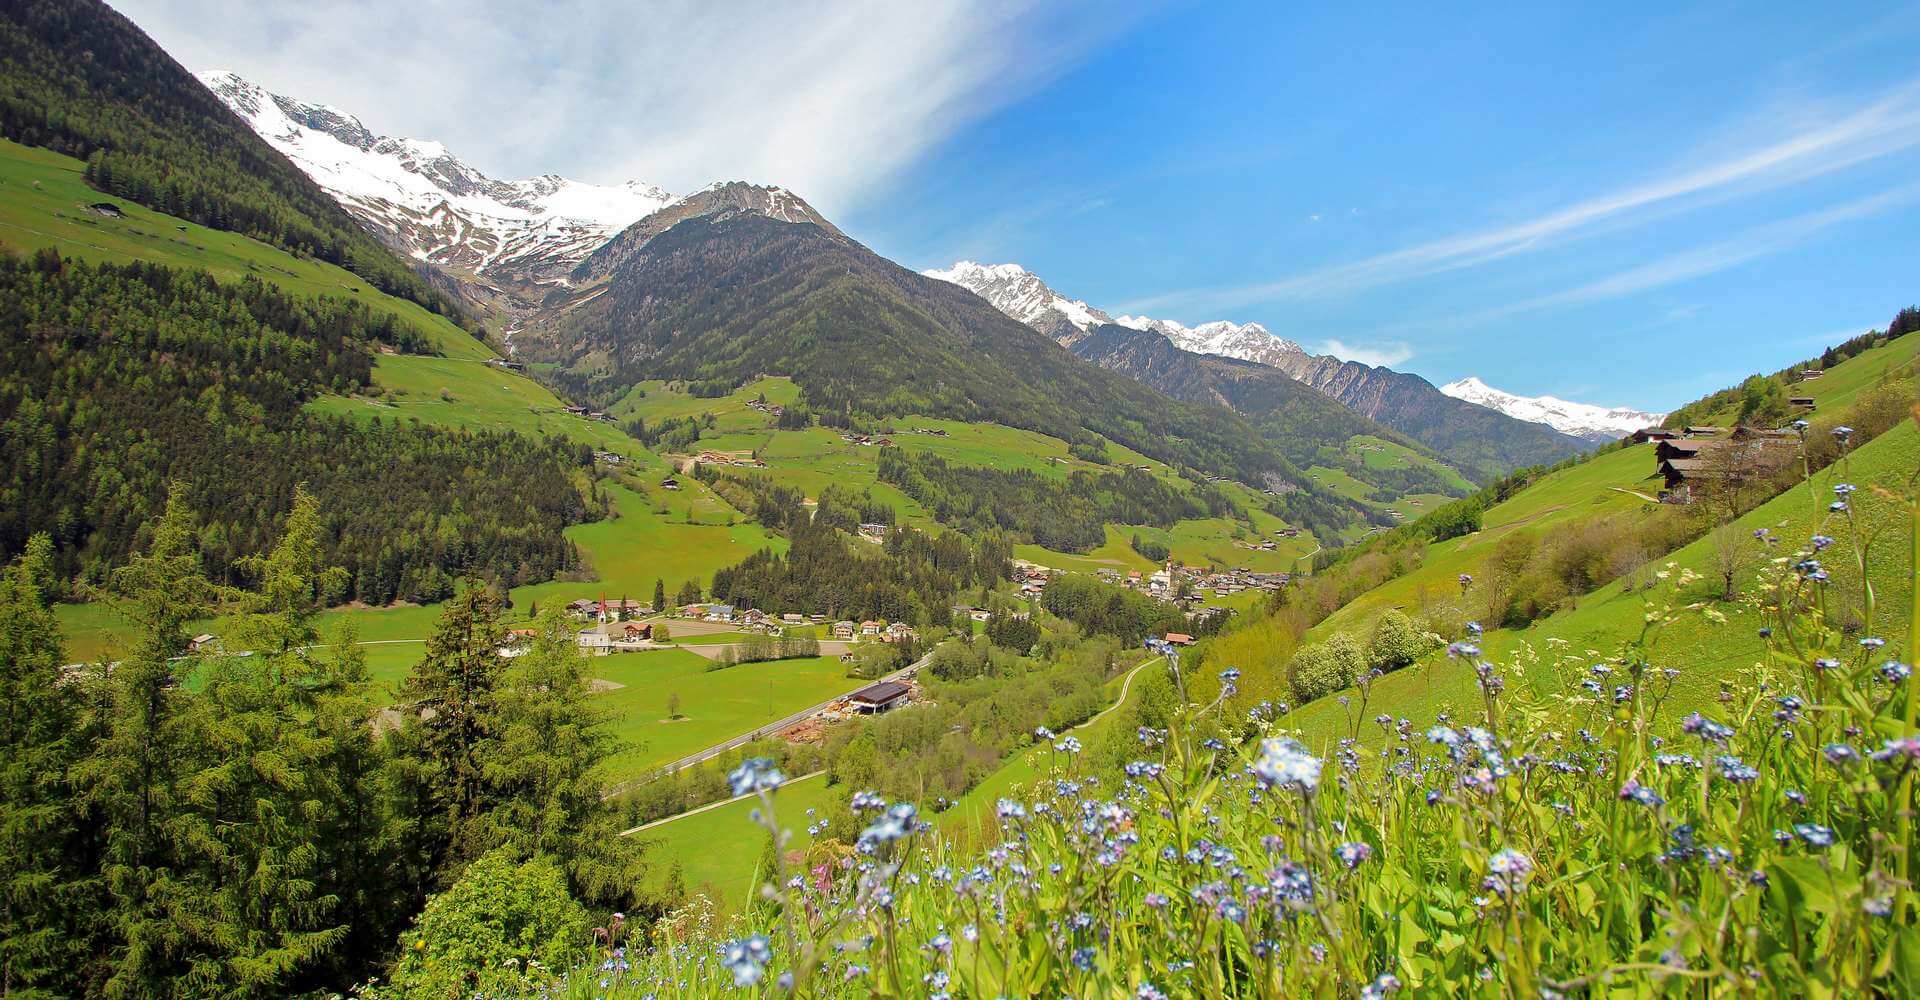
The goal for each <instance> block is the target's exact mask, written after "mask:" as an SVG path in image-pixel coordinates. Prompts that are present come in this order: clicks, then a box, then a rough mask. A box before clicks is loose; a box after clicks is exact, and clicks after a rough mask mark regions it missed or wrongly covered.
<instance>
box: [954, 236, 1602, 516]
mask: <svg viewBox="0 0 1920 1000" xmlns="http://www.w3.org/2000/svg"><path fill="white" fill-rule="evenodd" d="M962 265H971V266H962ZM923 273H926V274H928V275H929V276H931V277H936V278H939V279H940V280H944V281H950V282H954V283H956V284H960V285H961V287H964V288H968V289H969V290H971V291H974V292H975V293H976V294H979V295H981V296H982V297H983V298H985V299H987V301H988V302H990V303H992V304H993V305H994V306H995V308H998V309H1000V310H1001V311H1002V312H1004V313H1006V314H1007V315H1008V316H1010V317H1011V318H1013V319H1016V320H1021V321H1022V322H1027V323H1028V325H1030V326H1033V327H1034V328H1035V329H1037V330H1039V331H1040V332H1041V333H1045V334H1048V335H1049V336H1052V337H1054V339H1056V340H1058V341H1060V343H1062V344H1063V345H1065V346H1067V347H1068V348H1069V349H1074V348H1075V345H1077V344H1079V343H1080V342H1081V341H1083V340H1084V339H1086V338H1087V337H1088V336H1089V335H1090V332H1091V330H1092V329H1095V328H1096V327H1094V326H1080V325H1078V324H1064V325H1063V323H1062V322H1061V319H1058V318H1056V317H1061V316H1062V312H1061V310H1059V309H1057V308H1056V309H1051V310H1044V309H1043V310H1038V311H1036V310H1035V309H1034V308H1033V305H1034V304H1035V303H1037V302H1040V301H1049V302H1052V301H1060V302H1069V303H1073V304H1076V305H1078V306H1081V307H1084V308H1085V309H1087V310H1088V311H1089V312H1090V313H1091V314H1092V315H1095V316H1105V315H1106V314H1105V313H1102V312H1099V311H1098V310H1095V309H1094V308H1093V307H1092V306H1088V305H1086V303H1084V302H1081V301H1080V300H1077V299H1069V298H1068V297H1067V296H1066V295H1065V294H1064V293H1061V292H1058V291H1055V290H1054V289H1052V288H1051V287H1050V286H1048V285H1047V284H1046V283H1045V282H1044V281H1042V280H1041V279H1040V278H1039V277H1038V276H1037V275H1034V274H1033V273H1032V272H1031V271H1028V270H1027V269H1026V268H1024V267H1021V266H1020V265H1018V264H999V265H980V264H972V262H968V261H963V262H961V265H956V266H955V267H953V268H948V269H944V270H936V271H928V272H923ZM1026 314H1032V315H1033V316H1034V317H1035V318H1034V319H1032V320H1028V319H1025V318H1023V316H1024V315H1026ZM1113 325H1116V326H1122V327H1126V328H1129V329H1134V330H1140V331H1147V332H1151V333H1155V334H1158V335H1160V336H1162V337H1164V338H1166V339H1167V340H1168V341H1170V342H1171V343H1173V344H1174V345H1175V346H1176V347H1179V348H1180V349H1182V350H1186V351H1189V352H1192V353H1195V354H1203V355H1214V356H1220V357H1228V358H1235V359H1238V360H1241V361H1249V362H1253V363H1256V364H1261V365H1265V366H1268V367H1271V368H1273V369H1275V370H1278V371H1279V372H1281V373H1283V374H1285V375H1286V376H1287V377H1289V378H1292V379H1294V380H1296V381H1298V382H1301V383H1304V384H1305V385H1307V386H1310V387H1312V388H1313V389H1316V390H1319V391H1320V392H1322V393H1324V394H1326V395H1327V396H1330V397H1332V398H1333V399H1334V400H1336V401H1338V402H1340V403H1341V404H1343V405H1345V406H1346V407H1347V408H1348V409H1350V410H1352V411H1354V412H1355V413H1357V414H1359V415H1360V416H1362V417H1365V418H1367V419H1368V420H1371V421H1376V422H1378V423H1380V424H1382V425H1385V426H1386V427H1389V428H1392V429H1393V430H1395V431H1398V432H1400V433H1402V434H1404V435H1406V436H1407V437H1409V438H1412V439H1413V440H1415V441H1418V442H1420V443H1421V444H1423V445H1425V446H1427V447H1429V448H1432V449H1433V450H1435V451H1437V452H1439V453H1440V454H1441V455H1442V456H1443V457H1445V458H1447V459H1448V460H1450V461H1451V462H1453V463H1454V464H1455V465H1456V466H1457V467H1459V468H1461V469H1462V470H1463V471H1467V472H1469V473H1470V474H1471V475H1472V476H1473V477H1474V478H1485V477H1487V476H1491V475H1497V474H1499V473H1502V472H1505V471H1507V470H1510V469H1513V468H1516V467H1519V466H1526V465H1536V464H1540V463H1544V462H1552V461H1558V460H1559V459H1561V458H1564V457H1566V456H1567V455H1570V454H1573V453H1574V452H1576V451H1578V450H1579V449H1580V448H1581V447H1584V446H1585V444H1586V442H1584V441H1582V440H1580V439H1578V438H1574V437H1571V436H1569V435H1565V434H1562V433H1561V432H1559V431H1558V430H1555V429H1553V428H1551V427H1547V426H1545V425H1542V424H1537V423H1530V422H1527V421H1523V420H1519V419H1516V418H1514V417H1511V416H1509V415H1507V414H1505V413H1502V412H1500V411H1498V410H1495V409H1492V408H1489V407H1485V406H1481V405H1479V404H1478V403H1474V402H1470V401H1464V400H1458V399H1454V398H1453V397H1450V396H1448V395H1446V394H1445V393H1442V392H1440V391H1439V390H1438V389H1436V388H1434V386H1433V384H1432V383H1430V382H1428V381H1427V380H1426V379H1423V378H1421V377H1420V376H1418V375H1413V374H1409V373H1406V372H1398V371H1394V370H1393V369H1391V368H1384V367H1377V366H1372V365H1365V364H1361V363H1359V362H1356V361H1346V360H1343V359H1341V358H1336V357H1333V356H1331V355H1315V354H1310V353H1308V352H1307V351H1306V350H1305V349H1304V348H1302V347H1301V346H1300V345H1299V344H1298V343H1296V342H1294V341H1292V340H1289V339H1287V338H1284V337H1281V336H1279V335H1277V334H1275V333H1273V332H1272V331H1270V330H1268V329H1267V328H1266V327H1264V326H1261V325H1260V324H1258V323H1234V322H1231V321H1224V320H1222V321H1214V322H1210V323H1202V324H1200V325H1198V326H1193V327H1188V326H1185V325H1183V324H1180V323H1176V322H1173V321H1170V320H1159V319H1153V318H1150V317H1146V316H1122V317H1119V318H1118V319H1115V320H1114V321H1113ZM1109 339H1110V340H1111V339H1112V338H1109ZM1140 346H1141V345H1139V344H1137V343H1136V344H1132V345H1130V348H1129V349H1130V350H1133V349H1137V348H1139V347H1140ZM1143 370H1144V371H1147V372H1152V371H1155V370H1165V366H1147V367H1146V368H1145V369H1143Z"/></svg>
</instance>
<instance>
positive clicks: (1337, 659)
mask: <svg viewBox="0 0 1920 1000" xmlns="http://www.w3.org/2000/svg"><path fill="white" fill-rule="evenodd" d="M1367 669H1368V667H1367V654H1366V653H1365V652H1364V651H1362V650H1361V648H1360V644H1359V643H1358V642H1356V641H1354V638H1353V637H1352V636H1350V635H1347V634H1346V633H1344V632H1342V633H1339V634H1338V635H1335V636H1333V637H1332V638H1330V639H1328V640H1327V641H1325V642H1321V643H1315V644H1314V645H1311V646H1308V647H1306V648H1305V649H1302V650H1301V651H1300V652H1298V653H1296V654H1294V657H1293V666H1292V668H1291V670H1290V671H1289V677H1288V679H1289V681H1290V683H1291V684H1292V685H1293V697H1294V699H1295V700H1297V701H1298V702H1299V703H1301V704H1303V705H1304V704H1306V703H1307V702H1310V701H1313V700H1314V699H1316V698H1324V697H1326V696H1327V695H1330V694H1332V693H1334V692H1335V691H1338V690H1340V689H1341V688H1344V687H1348V686H1350V685H1352V684H1353V682H1354V681H1356V680H1358V679H1359V677H1360V675H1361V674H1362V673H1365V672H1366V670H1367Z"/></svg>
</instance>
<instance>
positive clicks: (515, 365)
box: [487, 358, 527, 372]
mask: <svg viewBox="0 0 1920 1000" xmlns="http://www.w3.org/2000/svg"><path fill="white" fill-rule="evenodd" d="M487 364H490V365H492V366H494V367H495V368H498V369H500V370H501V371H505V372H525V371H526V370H527V366H526V365H523V364H521V363H520V362H518V361H508V360H507V359H506V358H488V359H487Z"/></svg>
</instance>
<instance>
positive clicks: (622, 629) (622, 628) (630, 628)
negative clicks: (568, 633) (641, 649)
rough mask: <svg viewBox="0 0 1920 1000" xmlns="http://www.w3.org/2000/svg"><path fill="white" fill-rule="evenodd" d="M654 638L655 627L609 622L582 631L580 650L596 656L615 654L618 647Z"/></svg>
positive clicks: (634, 623) (643, 623) (635, 623)
mask: <svg viewBox="0 0 1920 1000" xmlns="http://www.w3.org/2000/svg"><path fill="white" fill-rule="evenodd" d="M651 638H653V626H652V625H650V624H648V623H646V622H607V623H605V624H602V625H595V626H593V627H592V628H585V629H581V630H580V634H579V637H578V639H577V641H578V642H579V644H580V648H581V649H584V650H586V651H587V652H588V653H590V654H592V655H595V656H605V655H606V654H608V653H611V652H613V650H614V647H615V646H616V645H625V644H628V643H640V642H646V641H647V640H649V639H651Z"/></svg>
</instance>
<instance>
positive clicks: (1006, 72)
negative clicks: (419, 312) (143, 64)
mask: <svg viewBox="0 0 1920 1000" xmlns="http://www.w3.org/2000/svg"><path fill="white" fill-rule="evenodd" d="M116 6H117V7H118V8H119V9H120V10H121V11H122V12H123V13H125V14H127V15H128V16H129V17H131V18H132V19H133V20H134V21H135V22H136V23H138V24H139V25H140V26H141V27H142V28H143V29H145V30H146V31H148V32H149V33H150V34H152V35H153V36H154V37H155V38H156V39H157V40H158V41H159V42H160V44H161V45H162V46H164V47H165V48H166V49H167V50H168V52H169V53H170V54H172V55H173V56H174V57H175V58H176V59H177V60H179V61H180V62H181V63H182V64H184V65H185V66H187V67H188V68H189V69H193V70H206V69H230V70H233V71H235V72H237V73H239V74H241V75H242V76H245V77H247V78H249V79H252V80H254V81H256V82H258V83H260V84H262V85H263V86H265V87H267V88H268V89H269V90H273V91H275V92H278V93H284V94H287V95H289V96H292V97H296V98H300V99H302V100H308V101H314V102H324V103H328V104H333V105H336V106H339V107H342V108H345V109H347V110H348V111H351V112H353V113H354V114H356V115H358V116H359V117H360V118H361V119H362V120H363V121H364V122H365V123H366V124H367V126H368V127H369V128H371V129H373V130H374V131H376V132H381V133H385V134H393V135H405V136H414V137H421V138H433V139H438V140H441V141H442V142H444V143H446V145H447V146H448V147H449V148H450V149H452V150H454V151H455V152H456V153H458V154H459V155H461V156H462V157H463V158H466V159H468V160H469V161H470V162H472V163H473V164H474V165H475V166H477V167H479V168H480V169H482V170H483V171H485V172H487V173H489V174H493V175H495V176H501V177H507V178H511V177H517V176H525V175H530V174H534V173H540V172H557V173H565V174H568V175H570V176H575V177H578V178H580V179H583V180H589V181H596V182H600V183H610V182H615V181H621V180H630V179H631V180H644V181H647V182H650V183H656V184H659V185H661V186H663V187H666V188H668V189H669V190H673V191H687V190H691V189H692V188H695V187H698V186H700V185H702V184H705V183H707V182H709V181H713V180H725V179H742V180H754V181H760V182H764V183H778V184H782V185H785V186H786V187H789V188H792V189H793V190H795V191H798V192H799V193H800V194H801V195H802V196H804V197H806V198H807V199H808V200H809V201H812V202H814V203H815V204H816V205H818V206H819V207H820V208H821V209H822V210H823V211H826V212H828V213H829V214H831V213H832V212H834V211H840V210H845V209H846V208H848V207H849V206H851V205H853V204H854V203H855V202H857V200H858V199H860V198H861V197H862V196H863V195H864V194H866V193H867V192H869V191H872V190H873V189H874V188H875V187H876V186H878V185H881V184H883V183H884V182H885V181H886V180H887V179H888V178H889V177H891V176H893V175H894V174H895V173H896V172H897V171H899V170H900V169H901V168H902V167H904V166H906V165H907V164H909V163H911V162H912V161H913V160H914V159H915V158H916V157H918V156H919V155H921V154H922V153H924V152H925V151H926V150H927V149H928V148H930V147H931V146H932V145H934V144H935V143H937V142H939V141H940V140H942V139H943V138H945V137H947V136H949V135H951V134H953V132H954V130H955V129H956V128H958V127H959V126H960V125H962V124H964V123H966V122H967V121H969V120H971V119H974V118H977V117H978V116H980V115H982V114H985V113H987V112H989V111H992V110H993V109H995V108H997V107H1000V106H1002V105H1004V104H1005V103H1007V102H1009V101H1012V100H1015V99H1018V98H1019V97H1021V96H1023V95H1024V94H1026V93H1028V92H1030V91H1031V89H1032V88H1033V87H1034V86H1036V85H1037V84H1039V83H1041V82H1044V81H1045V80H1046V79H1048V78H1050V77H1051V76H1052V75H1053V74H1056V73H1058V72H1060V71H1061V70H1063V69H1064V68H1066V67H1068V66H1070V65H1072V64H1073V63H1074V62H1075V61H1076V60H1077V59H1078V58H1079V57H1080V56H1082V55H1083V54H1085V53H1086V52H1087V51H1088V50H1089V49H1090V48H1091V47H1093V46H1094V45H1096V44H1098V43H1099V42H1101V41H1103V40H1105V39H1107V38H1110V37H1111V36H1112V35H1113V34H1115V33H1117V32H1118V31H1119V30H1121V29H1122V28H1124V27H1125V26H1126V25H1127V24H1128V23H1129V21H1130V18H1129V17H1128V16H1126V13H1127V12H1121V15H1120V16H1115V15H1114V13H1113V12H1111V11H1109V10H1107V9H1104V8H1099V9H1096V8H1076V9H1074V10H1073V11H1065V10H1063V9H1061V8H1059V7H1057V6H1055V5H1054V4H1053V3H1052V2H1051V0H1000V2H997V3H992V4H988V5H985V6H982V5H980V4H975V3H968V2H965V0H915V2H912V3H890V2H880V0H857V2H844V3H825V2H793V3H752V2H747V0H718V2H702V0H665V2H654V3H648V4H635V3H630V2H620V0H574V2H572V3H567V4H565V5H561V6H554V5H549V4H526V3H520V2H509V0H459V2H456V0H413V2H408V3H388V2H383V0H342V2H333V3H312V2H309V0H255V2H253V3H246V4H235V3H230V2H228V0H116Z"/></svg>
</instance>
